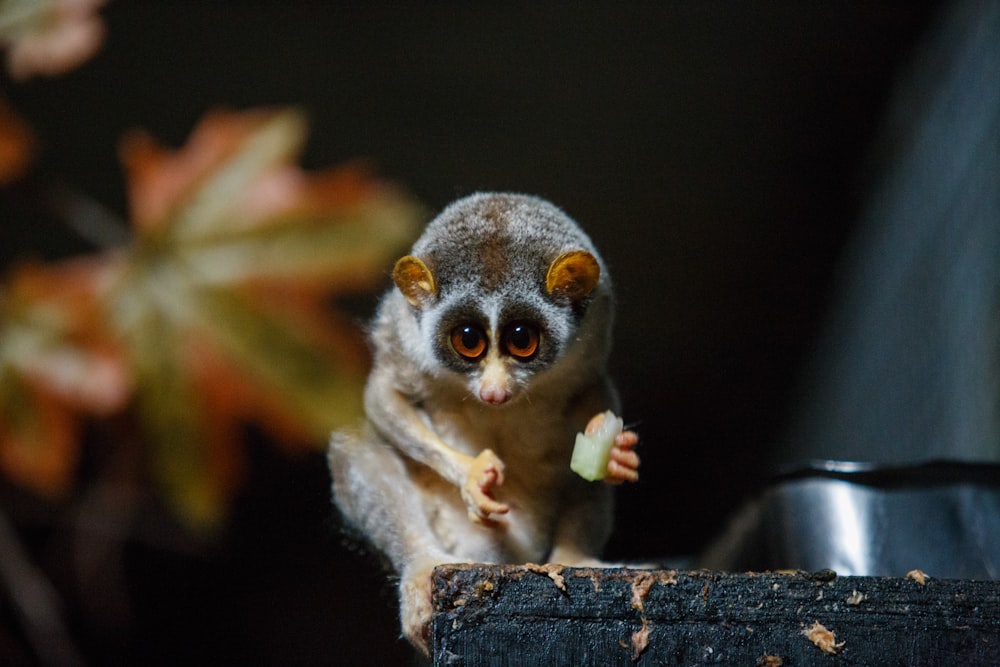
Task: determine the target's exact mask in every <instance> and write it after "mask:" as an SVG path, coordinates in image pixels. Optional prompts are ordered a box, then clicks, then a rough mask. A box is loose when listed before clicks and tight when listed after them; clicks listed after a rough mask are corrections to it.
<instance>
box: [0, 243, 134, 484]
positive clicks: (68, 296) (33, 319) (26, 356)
mask: <svg viewBox="0 0 1000 667" xmlns="http://www.w3.org/2000/svg"><path fill="white" fill-rule="evenodd" d="M112 270H113V267H109V266H108V265H107V264H106V263H104V262H98V261H93V260H74V261H70V262H65V263H62V264H59V265H53V266H44V265H38V264H26V265H23V266H21V267H19V268H18V269H16V270H15V271H14V273H13V274H12V276H11V277H10V279H9V281H8V285H7V289H6V290H5V291H4V292H3V293H2V295H0V296H2V298H0V470H2V471H3V472H4V474H5V475H7V476H8V477H9V478H11V479H12V480H14V481H16V482H18V483H20V484H23V485H25V486H28V487H30V488H33V489H35V490H36V491H38V492H40V493H43V494H46V495H49V496H59V495H61V494H63V493H64V492H65V491H66V490H67V489H68V488H69V486H70V483H71V481H72V476H73V473H74V471H75V464H76V461H77V459H78V458H79V451H78V448H79V443H78V427H79V416H80V415H81V414H83V413H91V414H97V415H106V414H109V413H111V412H114V411H116V410H119V409H121V408H122V407H123V406H124V405H125V403H126V401H127V399H128V396H129V391H130V383H129V378H128V373H127V370H126V368H125V366H124V364H123V362H122V355H121V353H120V350H119V349H118V348H117V346H116V345H115V343H114V336H113V335H111V333H110V332H109V331H108V330H107V329H106V328H105V326H104V321H103V313H102V311H101V308H100V304H99V303H98V295H99V294H100V293H101V291H102V289H103V287H104V286H105V285H106V284H107V283H108V280H109V277H110V275H111V271H112Z"/></svg>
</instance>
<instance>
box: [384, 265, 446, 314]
mask: <svg viewBox="0 0 1000 667" xmlns="http://www.w3.org/2000/svg"><path fill="white" fill-rule="evenodd" d="M392 279H393V281H395V283H396V287H398V288H399V291H400V292H402V293H403V296H405V297H406V300H407V301H409V302H410V303H411V304H412V305H414V306H417V307H420V306H422V305H423V304H425V303H427V302H428V301H430V300H431V299H433V298H434V297H435V296H437V285H436V284H435V283H434V274H432V273H431V270H430V269H428V268H427V265H426V264H424V263H423V261H421V260H420V259H419V258H417V257H414V256H412V255H407V256H406V257H400V258H399V261H397V262H396V266H395V268H393V270H392Z"/></svg>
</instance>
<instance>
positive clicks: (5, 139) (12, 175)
mask: <svg viewBox="0 0 1000 667" xmlns="http://www.w3.org/2000/svg"><path fill="white" fill-rule="evenodd" d="M34 153H35V139H34V134H33V133H32V131H31V128H29V127H28V124H27V123H25V122H24V120H22V119H21V117H20V116H18V115H17V114H16V113H14V110H13V109H11V108H10V106H9V105H8V104H7V103H5V102H4V101H3V100H0V185H6V184H8V183H11V182H13V181H16V180H18V179H19V178H21V177H22V176H24V173H25V172H26V171H27V169H28V166H29V164H30V163H31V160H32V159H33V158H34Z"/></svg>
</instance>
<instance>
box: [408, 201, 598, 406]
mask: <svg viewBox="0 0 1000 667" xmlns="http://www.w3.org/2000/svg"><path fill="white" fill-rule="evenodd" d="M393 279H394V281H395V283H396V287H397V288H398V290H399V292H400V294H401V295H402V296H403V297H404V298H405V299H406V301H407V302H408V304H409V312H410V314H411V315H412V316H413V317H414V318H415V320H416V325H417V327H418V329H419V332H420V335H419V341H417V342H416V343H417V345H416V347H411V349H413V350H414V351H416V352H417V354H418V355H419V357H420V358H421V360H422V361H423V362H424V363H423V364H422V365H423V366H424V367H425V368H431V369H433V370H435V371H439V375H442V376H450V377H451V378H452V379H454V380H455V381H457V382H464V383H465V384H466V386H467V388H468V390H469V393H470V394H471V395H473V396H475V397H477V398H478V399H479V400H480V401H482V402H483V403H485V404H489V405H504V404H508V403H513V402H515V401H516V400H517V399H518V398H520V397H521V396H522V395H523V394H524V393H526V390H527V389H529V387H530V385H531V384H532V383H533V382H534V381H535V380H536V379H537V378H538V377H540V376H543V375H546V374H551V372H552V371H553V370H554V369H556V368H560V367H565V366H567V365H577V364H580V365H584V366H593V365H595V364H596V365H597V366H600V365H602V364H603V361H604V357H605V355H606V337H607V330H608V327H609V324H610V319H611V312H610V310H611V303H610V301H611V289H610V281H609V278H608V276H607V272H606V271H604V270H603V269H602V263H601V260H600V257H599V255H598V254H597V251H596V250H595V249H594V247H593V244H592V243H591V241H590V239H589V238H588V237H587V235H586V234H585V233H584V232H583V231H582V230H581V229H580V228H579V227H578V226H577V225H576V223H575V222H573V220H571V219H570V218H569V217H568V216H567V215H566V214H565V213H563V212H562V211H561V210H559V209H558V208H556V207H555V206H553V205H552V204H550V203H548V202H546V201H544V200H542V199H538V198H535V197H528V196H524V195H513V194H477V195H472V196H470V197H466V198H464V199H460V200H458V201H457V202H455V203H453V204H451V205H450V206H449V207H447V208H446V209H445V210H444V211H443V212H442V213H441V214H440V215H439V216H438V217H437V218H435V219H434V220H433V221H432V222H431V223H430V224H429V225H428V227H427V229H426V231H425V232H424V234H423V236H421V238H420V239H419V240H418V241H417V243H416V244H415V245H414V246H413V250H412V252H411V254H410V255H407V256H406V257H403V258H401V259H400V260H399V261H398V262H397V263H396V266H395V269H394V271H393ZM564 362H566V363H564ZM570 370H572V369H570Z"/></svg>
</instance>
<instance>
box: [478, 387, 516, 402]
mask: <svg viewBox="0 0 1000 667" xmlns="http://www.w3.org/2000/svg"><path fill="white" fill-rule="evenodd" d="M479 398H480V400H482V402H483V403H489V404H490V405H502V404H503V403H506V402H507V401H509V400H510V389H508V388H507V387H501V386H497V385H483V386H482V387H480V388H479Z"/></svg>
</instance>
